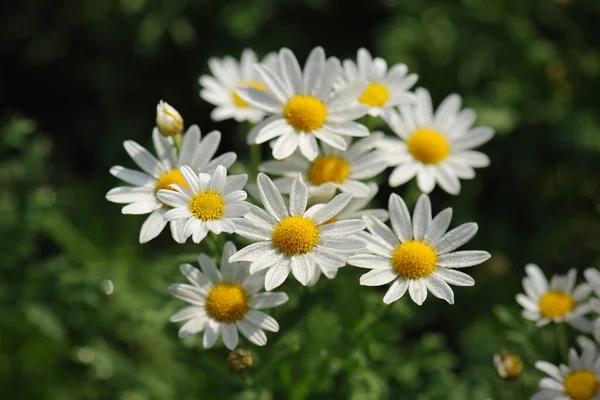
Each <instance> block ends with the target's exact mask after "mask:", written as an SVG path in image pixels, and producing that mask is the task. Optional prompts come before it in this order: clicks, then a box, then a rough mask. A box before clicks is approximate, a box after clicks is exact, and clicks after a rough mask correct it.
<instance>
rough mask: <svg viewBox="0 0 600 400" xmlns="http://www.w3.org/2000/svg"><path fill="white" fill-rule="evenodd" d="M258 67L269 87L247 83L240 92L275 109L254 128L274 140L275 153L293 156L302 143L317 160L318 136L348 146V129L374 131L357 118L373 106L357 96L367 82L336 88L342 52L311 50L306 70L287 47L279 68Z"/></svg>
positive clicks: (254, 136)
mask: <svg viewBox="0 0 600 400" xmlns="http://www.w3.org/2000/svg"><path fill="white" fill-rule="evenodd" d="M256 70H257V71H258V73H259V74H260V76H261V77H262V79H263V81H264V82H265V85H266V87H267V89H268V91H262V90H258V89H256V88H253V87H245V88H240V89H238V90H237V93H238V94H239V96H240V97H241V98H242V99H243V100H244V101H246V102H247V103H248V104H251V105H253V106H255V107H256V108H258V109H260V110H263V111H264V112H265V113H266V114H268V115H271V116H270V117H269V118H267V119H266V120H264V121H263V122H261V123H260V124H258V125H257V126H255V127H254V128H253V129H252V131H250V135H249V140H250V142H251V143H257V144H259V143H264V142H268V141H270V140H273V141H274V145H273V157H274V158H276V159H278V160H282V159H284V158H287V157H289V156H290V155H292V153H293V152H294V151H295V150H296V149H297V148H298V147H299V148H300V152H301V153H302V154H303V155H304V156H305V157H306V158H308V159H309V160H314V159H315V158H316V157H317V155H318V153H319V148H318V146H317V139H319V140H321V141H323V142H325V143H327V144H329V145H330V146H333V147H335V148H337V149H340V150H346V148H347V143H346V141H345V140H344V138H343V137H342V135H346V136H368V135H369V131H368V130H367V128H366V127H365V126H364V125H361V124H359V123H356V122H353V121H354V120H355V119H357V118H360V117H362V116H363V115H364V114H365V113H366V112H367V110H368V107H367V106H364V105H362V104H359V103H357V102H356V99H357V98H358V96H359V95H360V93H362V91H363V90H364V85H363V84H361V83H360V82H356V83H353V84H351V85H349V86H348V87H346V88H344V89H341V90H337V91H335V92H334V91H333V84H334V82H335V80H336V79H337V77H338V76H339V74H340V71H341V66H340V62H339V60H338V59H336V58H330V59H328V60H326V59H325V51H324V50H323V48H321V47H316V48H315V49H314V50H313V51H312V52H311V53H310V55H309V56H308V59H307V61H306V65H305V66H304V70H301V69H300V65H299V64H298V60H297V59H296V57H295V56H294V53H292V52H291V51H290V50H289V49H285V48H284V49H281V50H280V52H279V71H276V70H274V69H272V68H269V67H268V66H267V65H264V64H262V65H258V66H257V67H256ZM275 138H277V139H275Z"/></svg>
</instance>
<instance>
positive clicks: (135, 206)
mask: <svg viewBox="0 0 600 400" xmlns="http://www.w3.org/2000/svg"><path fill="white" fill-rule="evenodd" d="M160 207H162V203H160V202H159V201H158V200H156V199H155V200H153V201H141V202H138V203H131V204H128V205H126V206H125V207H123V208H122V209H121V212H122V213H123V214H133V215H141V214H148V213H151V212H152V211H154V210H156V209H157V208H160Z"/></svg>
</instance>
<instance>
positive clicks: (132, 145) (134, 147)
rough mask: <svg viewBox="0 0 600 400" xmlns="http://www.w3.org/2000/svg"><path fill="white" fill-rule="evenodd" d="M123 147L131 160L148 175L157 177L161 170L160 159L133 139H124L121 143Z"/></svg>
mask: <svg viewBox="0 0 600 400" xmlns="http://www.w3.org/2000/svg"><path fill="white" fill-rule="evenodd" d="M123 147H125V151H127V154H129V156H130V157H131V159H132V160H133V162H134V163H136V164H137V165H138V167H140V168H141V169H142V171H144V172H145V173H147V174H148V175H151V176H153V177H155V178H158V177H159V176H160V174H161V172H163V167H162V165H161V163H160V161H158V160H157V159H156V157H154V156H153V155H152V154H150V152H149V151H148V150H146V149H145V148H143V147H142V146H140V145H139V144H137V143H136V142H134V141H133V140H126V141H125V142H124V143H123Z"/></svg>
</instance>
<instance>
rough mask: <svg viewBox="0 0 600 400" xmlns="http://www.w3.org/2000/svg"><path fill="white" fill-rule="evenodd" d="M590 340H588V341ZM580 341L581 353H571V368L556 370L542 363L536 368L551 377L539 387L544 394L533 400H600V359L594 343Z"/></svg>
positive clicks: (537, 364) (543, 380)
mask: <svg viewBox="0 0 600 400" xmlns="http://www.w3.org/2000/svg"><path fill="white" fill-rule="evenodd" d="M586 339H587V338H586ZM586 339H583V338H580V340H579V344H580V346H581V353H579V354H577V351H576V350H575V349H573V348H572V349H570V350H569V361H568V364H567V365H565V364H561V365H560V366H556V365H554V364H551V363H549V362H547V361H538V362H536V363H535V367H536V368H537V369H539V370H540V371H542V372H543V373H545V374H547V375H548V376H547V377H545V378H542V380H540V383H539V387H540V389H541V391H540V392H538V393H536V394H534V395H533V396H532V397H531V400H599V399H600V359H599V357H598V350H597V348H596V345H595V344H594V342H592V341H591V340H589V339H587V340H586Z"/></svg>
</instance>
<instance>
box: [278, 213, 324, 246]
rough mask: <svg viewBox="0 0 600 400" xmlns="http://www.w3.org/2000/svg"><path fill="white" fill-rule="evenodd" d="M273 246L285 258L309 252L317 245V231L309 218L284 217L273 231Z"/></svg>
mask: <svg viewBox="0 0 600 400" xmlns="http://www.w3.org/2000/svg"><path fill="white" fill-rule="evenodd" d="M272 237H273V244H274V245H275V247H276V248H277V250H279V251H280V252H282V253H283V254H285V255H287V256H297V255H300V254H306V253H308V252H310V251H311V250H312V249H313V247H315V245H316V244H317V243H319V230H318V229H317V226H316V225H315V223H314V222H313V221H312V220H311V219H310V218H304V217H301V216H293V217H286V218H284V219H282V220H281V222H279V224H277V226H276V227H275V230H274V231H273V236H272Z"/></svg>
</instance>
